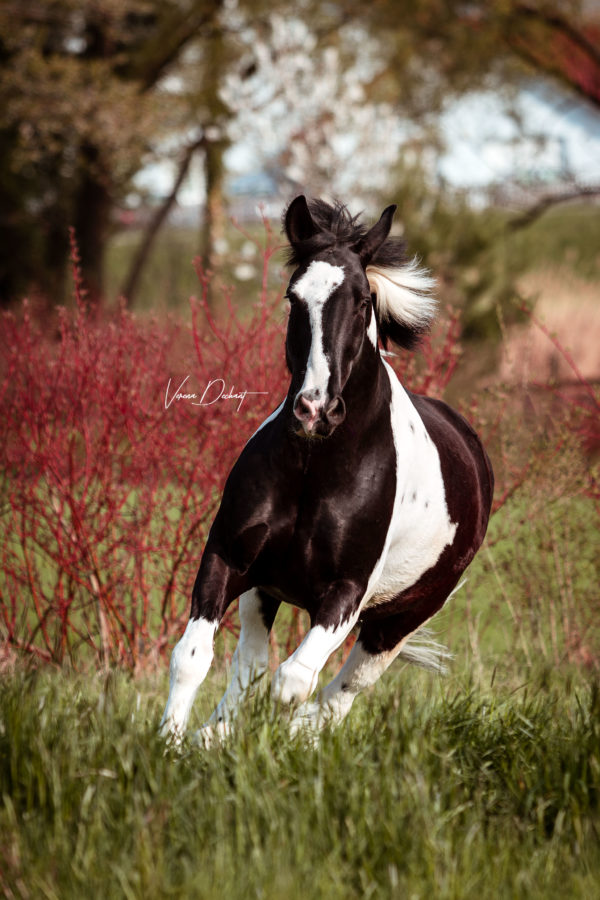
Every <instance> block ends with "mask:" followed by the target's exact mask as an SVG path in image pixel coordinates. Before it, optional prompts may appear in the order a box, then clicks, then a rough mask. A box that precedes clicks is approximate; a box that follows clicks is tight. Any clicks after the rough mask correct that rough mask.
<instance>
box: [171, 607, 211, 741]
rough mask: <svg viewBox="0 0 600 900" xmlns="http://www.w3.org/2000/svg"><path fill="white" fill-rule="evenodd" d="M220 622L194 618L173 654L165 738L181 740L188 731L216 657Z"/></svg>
mask: <svg viewBox="0 0 600 900" xmlns="http://www.w3.org/2000/svg"><path fill="white" fill-rule="evenodd" d="M218 624H219V623H218V622H208V621H207V620H206V619H190V621H189V622H188V624H187V628H186V629H185V631H184V633H183V636H182V638H181V640H180V641H179V643H178V644H177V646H176V647H175V649H174V650H173V654H172V656H171V665H170V668H169V678H170V690H169V699H168V700H167V706H166V709H165V711H164V714H163V717H162V720H161V723H160V727H161V734H162V735H163V736H164V737H168V736H171V737H172V738H174V739H175V740H177V741H180V740H181V738H182V737H183V734H184V732H185V729H186V726H187V722H188V719H189V717H190V712H191V709H192V704H193V702H194V697H195V696H196V691H197V690H198V688H199V687H200V685H201V684H202V682H203V681H204V679H205V678H206V674H207V672H208V670H209V669H210V664H211V662H212V658H213V639H214V636H215V631H216V630H217V627H218Z"/></svg>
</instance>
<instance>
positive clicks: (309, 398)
mask: <svg viewBox="0 0 600 900" xmlns="http://www.w3.org/2000/svg"><path fill="white" fill-rule="evenodd" d="M294 415H295V416H296V418H297V419H298V420H299V422H301V423H302V431H303V432H304V433H305V434H307V435H311V436H319V437H329V435H330V434H331V433H332V431H333V430H334V428H337V426H338V425H339V424H340V423H341V422H343V421H344V419H345V418H346V404H345V403H344V401H343V400H342V398H341V397H340V395H339V394H338V395H337V396H336V397H334V398H333V400H330V401H329V402H328V403H326V404H322V403H320V402H319V400H318V399H317V398H316V397H315V395H314V393H313V392H312V391H305V392H303V393H300V394H298V396H297V397H296V400H295V402H294ZM297 433H298V434H301V433H302V432H301V431H300V430H298V432H297Z"/></svg>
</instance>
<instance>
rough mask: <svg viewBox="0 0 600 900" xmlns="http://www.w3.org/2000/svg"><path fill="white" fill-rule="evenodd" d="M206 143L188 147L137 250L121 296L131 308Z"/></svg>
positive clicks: (199, 141) (194, 143) (200, 141)
mask: <svg viewBox="0 0 600 900" xmlns="http://www.w3.org/2000/svg"><path fill="white" fill-rule="evenodd" d="M204 142H205V138H204V136H202V137H201V138H198V140H196V141H194V142H193V143H192V144H190V145H189V146H188V147H187V149H186V151H185V153H184V155H183V157H182V160H181V162H180V164H179V169H178V172H177V177H176V179H175V182H174V184H173V187H172V189H171V192H170V194H169V195H168V196H167V197H165V199H164V200H163V202H162V203H161V205H160V206H159V207H158V208H157V209H156V211H155V213H154V215H153V216H152V218H151V219H150V222H149V223H148V225H147V227H146V230H145V232H144V235H143V237H142V240H141V243H140V245H139V247H138V249H137V252H136V254H135V256H134V257H133V260H132V262H131V265H130V267H129V272H128V273H127V277H126V278H125V280H124V281H123V287H122V288H121V291H120V295H121V296H122V297H125V299H126V301H127V304H128V305H129V306H131V304H132V302H133V298H134V296H135V294H136V292H137V289H138V287H139V282H140V277H141V274H142V270H143V268H144V266H145V265H146V262H147V260H148V256H149V255H150V250H151V249H152V245H153V243H154V241H155V239H156V236H157V235H158V232H159V231H160V229H161V227H162V225H163V223H164V221H165V219H166V218H167V216H168V215H169V213H170V211H171V209H172V207H173V204H174V203H175V201H176V199H177V194H178V193H179V189H180V188H181V185H182V184H183V181H184V179H185V176H186V175H187V173H188V170H189V167H190V163H191V162H192V159H193V156H194V154H195V153H196V152H197V151H198V150H199V149H200V148H201V147H203V146H204Z"/></svg>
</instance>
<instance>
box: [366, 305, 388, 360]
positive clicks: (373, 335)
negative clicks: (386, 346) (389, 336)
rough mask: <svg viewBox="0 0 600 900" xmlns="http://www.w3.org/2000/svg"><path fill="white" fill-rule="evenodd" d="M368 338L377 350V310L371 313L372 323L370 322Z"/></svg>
mask: <svg viewBox="0 0 600 900" xmlns="http://www.w3.org/2000/svg"><path fill="white" fill-rule="evenodd" d="M367 337H368V338H369V340H370V341H371V343H372V344H373V346H374V347H375V349H377V317H376V315H375V310H373V311H372V312H371V321H370V322H369V327H368V328H367ZM384 352H385V351H384Z"/></svg>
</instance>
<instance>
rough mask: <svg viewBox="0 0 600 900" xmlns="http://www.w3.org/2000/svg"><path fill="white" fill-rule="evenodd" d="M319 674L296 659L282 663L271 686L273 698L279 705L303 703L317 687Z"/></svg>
mask: <svg viewBox="0 0 600 900" xmlns="http://www.w3.org/2000/svg"><path fill="white" fill-rule="evenodd" d="M318 678H319V672H318V670H317V669H313V668H312V667H310V666H307V665H305V664H304V663H301V662H299V661H298V660H295V659H287V660H286V661H285V662H284V663H282V664H281V665H280V666H279V668H278V669H277V671H276V672H275V675H274V676H273V683H272V685H271V696H272V697H273V699H274V700H275V701H276V702H277V703H285V704H290V703H303V702H304V701H305V700H307V699H308V698H309V697H310V695H311V694H312V692H313V691H314V689H315V688H316V686H317V681H318Z"/></svg>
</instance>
